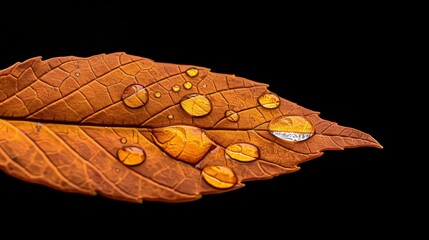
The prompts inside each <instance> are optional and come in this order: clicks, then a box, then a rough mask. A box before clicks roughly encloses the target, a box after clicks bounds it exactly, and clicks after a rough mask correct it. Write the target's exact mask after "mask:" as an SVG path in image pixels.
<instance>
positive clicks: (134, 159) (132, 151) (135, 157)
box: [118, 147, 146, 166]
mask: <svg viewBox="0 0 429 240" xmlns="http://www.w3.org/2000/svg"><path fill="white" fill-rule="evenodd" d="M118 158H119V161H121V162H122V163H123V164H125V165H128V166H136V165H139V164H141V163H143V162H144V160H145V159H146V154H145V152H144V151H143V149H141V148H138V147H123V148H120V149H119V150H118Z"/></svg>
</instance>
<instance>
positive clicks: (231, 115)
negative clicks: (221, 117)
mask: <svg viewBox="0 0 429 240" xmlns="http://www.w3.org/2000/svg"><path fill="white" fill-rule="evenodd" d="M225 117H226V119H228V120H229V121H231V122H237V121H238V120H239V119H240V116H239V115H238V113H237V112H235V111H233V110H227V111H226V112H225Z"/></svg>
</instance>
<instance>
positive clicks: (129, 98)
mask: <svg viewBox="0 0 429 240" xmlns="http://www.w3.org/2000/svg"><path fill="white" fill-rule="evenodd" d="M148 99H149V97H148V93H147V91H146V89H145V88H144V87H143V86H142V85H139V84H133V85H130V86H128V87H126V88H125V89H124V92H123V93H122V101H123V102H124V104H125V105H126V106H127V107H130V108H139V107H143V106H144V105H145V104H146V103H147V101H148Z"/></svg>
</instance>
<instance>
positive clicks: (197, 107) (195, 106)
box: [180, 94, 212, 117]
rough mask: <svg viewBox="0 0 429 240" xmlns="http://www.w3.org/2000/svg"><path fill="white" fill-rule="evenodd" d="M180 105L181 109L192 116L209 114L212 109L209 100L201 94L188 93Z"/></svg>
mask: <svg viewBox="0 0 429 240" xmlns="http://www.w3.org/2000/svg"><path fill="white" fill-rule="evenodd" d="M180 105H181V106H182V108H183V110H185V112H187V113H188V114H189V115H191V116H193V117H202V116H205V115H207V114H209V113H210V112H211V110H212V104H211V103H210V100H209V99H208V98H207V97H206V96H204V95H201V94H189V95H187V96H185V97H184V98H183V99H182V100H181V102H180Z"/></svg>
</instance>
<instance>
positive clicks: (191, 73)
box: [186, 68, 199, 77]
mask: <svg viewBox="0 0 429 240" xmlns="http://www.w3.org/2000/svg"><path fill="white" fill-rule="evenodd" d="M198 72H199V71H198V69H196V68H190V69H188V70H186V74H188V76H189V77H195V76H197V75H198Z"/></svg>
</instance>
